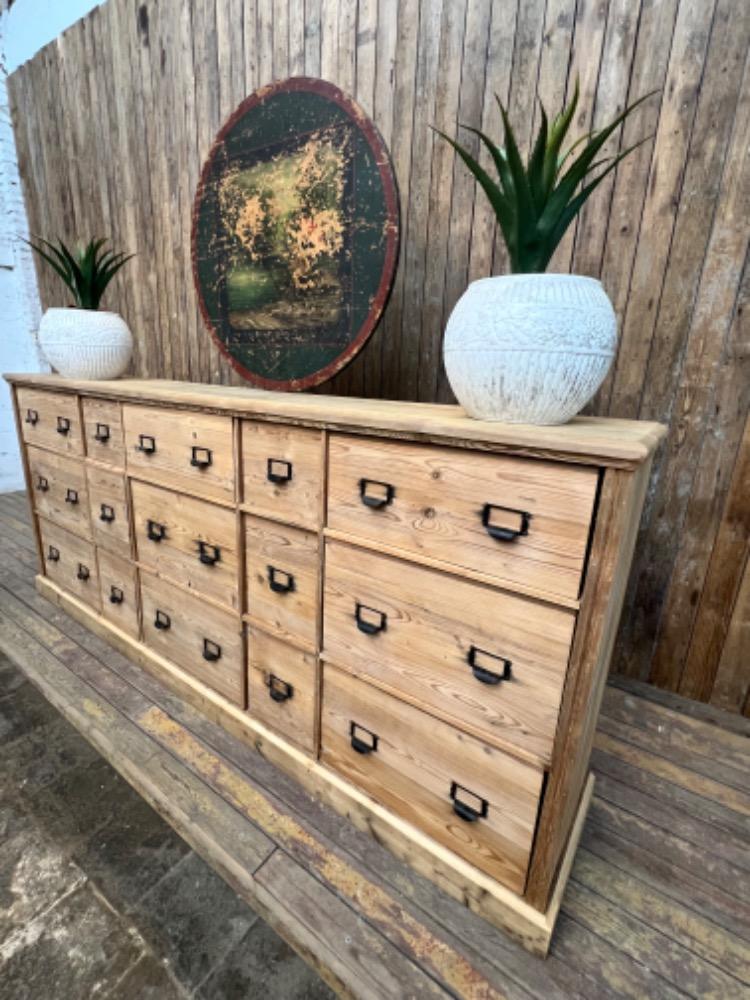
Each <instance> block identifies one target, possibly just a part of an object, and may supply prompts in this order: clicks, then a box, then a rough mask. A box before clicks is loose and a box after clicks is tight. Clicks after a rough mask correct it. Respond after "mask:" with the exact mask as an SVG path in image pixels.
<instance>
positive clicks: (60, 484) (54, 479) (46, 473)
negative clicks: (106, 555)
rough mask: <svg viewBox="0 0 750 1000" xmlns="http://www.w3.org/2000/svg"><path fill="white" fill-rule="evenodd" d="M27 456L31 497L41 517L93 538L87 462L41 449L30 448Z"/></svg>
mask: <svg viewBox="0 0 750 1000" xmlns="http://www.w3.org/2000/svg"><path fill="white" fill-rule="evenodd" d="M27 455H28V459H29V474H30V477H31V496H32V499H33V501H34V508H35V509H36V511H37V513H39V514H41V516H42V517H47V518H49V520H50V521H54V522H55V523H56V524H61V525H63V527H65V528H70V530H71V531H74V532H76V533H77V534H79V535H83V536H84V537H89V536H90V534H91V524H90V521H89V496H88V490H87V488H86V471H85V468H84V465H83V461H82V460H81V459H80V458H65V457H63V456H62V455H55V454H54V452H51V451H44V450H43V449H41V448H28V450H27Z"/></svg>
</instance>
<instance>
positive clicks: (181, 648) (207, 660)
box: [140, 572, 245, 708]
mask: <svg viewBox="0 0 750 1000" xmlns="http://www.w3.org/2000/svg"><path fill="white" fill-rule="evenodd" d="M140 576H141V604H142V607H143V641H144V642H145V643H146V645H147V646H150V647H151V648H152V649H154V650H155V651H156V652H157V653H160V654H161V655H162V656H164V657H166V658H167V659H168V660H171V661H172V662H173V663H175V664H176V665H177V666H178V667H180V668H181V669H182V670H185V671H187V672H188V673H189V674H191V675H192V676H193V677H195V678H196V679H197V680H199V681H201V682H202V683H203V684H206V685H207V686H208V687H210V688H212V689H213V690H214V691H216V692H217V693H218V694H220V695H222V696H223V697H224V698H226V699H227V700H228V701H231V702H232V703H233V704H234V705H239V707H240V708H245V670H244V662H243V660H244V657H243V642H242V624H241V622H240V620H239V618H235V617H234V616H233V615H230V614H227V613H226V612H224V611H219V610H218V609H217V608H214V607H212V606H210V605H208V604H206V603H205V602H203V601H201V600H200V599H199V598H197V597H192V596H191V595H189V594H186V593H185V592H184V591H183V590H180V589H179V588H177V587H173V586H172V585H171V584H168V583H166V582H165V581H164V580H159V579H158V578H157V577H154V576H151V575H150V574H149V573H144V572H142V573H141V574H140Z"/></svg>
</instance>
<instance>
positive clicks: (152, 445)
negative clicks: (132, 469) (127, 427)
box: [135, 434, 156, 455]
mask: <svg viewBox="0 0 750 1000" xmlns="http://www.w3.org/2000/svg"><path fill="white" fill-rule="evenodd" d="M135 450H136V451H141V452H143V454H144V455H153V453H154V452H155V451H156V438H155V437H152V436H151V435H150V434H139V435H138V444H137V445H136V446H135Z"/></svg>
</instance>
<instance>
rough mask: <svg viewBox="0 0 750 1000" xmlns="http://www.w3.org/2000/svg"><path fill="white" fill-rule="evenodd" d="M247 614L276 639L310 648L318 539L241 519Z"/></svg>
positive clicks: (315, 605) (313, 636)
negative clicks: (299, 642)
mask: <svg viewBox="0 0 750 1000" xmlns="http://www.w3.org/2000/svg"><path fill="white" fill-rule="evenodd" d="M245 571H246V574H247V611H248V614H249V615H250V616H251V617H252V618H253V619H254V620H256V621H257V622H258V623H259V624H261V625H264V624H265V625H267V626H269V627H270V629H271V630H272V631H273V632H274V633H275V634H279V635H281V637H282V638H286V637H288V636H296V637H297V638H298V639H302V640H303V641H304V642H305V643H307V644H308V645H309V646H311V647H312V648H315V645H316V638H317V622H318V590H319V572H320V571H319V561H318V536H317V535H316V534H313V533H312V532H310V531H302V529H301V528H290V527H288V526H287V525H285V524H277V523H275V522H273V521H264V520H262V519H261V518H259V517H251V516H250V515H246V516H245Z"/></svg>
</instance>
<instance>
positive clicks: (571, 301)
mask: <svg viewBox="0 0 750 1000" xmlns="http://www.w3.org/2000/svg"><path fill="white" fill-rule="evenodd" d="M616 342H617V319H616V317H615V312H614V309H613V308H612V303H611V302H610V301H609V299H608V298H607V294H606V292H605V291H604V289H603V288H602V286H601V282H599V281H597V280H596V278H587V277H584V276H583V275H579V274H512V275H507V276H502V277H497V278H483V279H481V280H480V281H475V282H473V283H472V284H471V285H469V287H468V289H467V290H466V292H464V294H463V295H462V297H461V298H460V299H459V300H458V302H457V303H456V308H455V309H454V310H453V312H452V313H451V316H450V319H449V320H448V326H447V328H446V331H445V343H444V347H443V353H444V359H445V370H446V372H447V374H448V380H449V382H450V384H451V388H452V389H453V392H454V393H455V394H456V398H457V399H458V401H459V403H461V405H462V406H463V407H464V409H465V410H466V411H467V413H469V414H470V416H472V417H476V418H477V419H479V420H504V421H507V422H508V423H514V424H519V423H523V424H562V423H565V421H566V420H570V418H571V417H573V416H575V414H576V413H578V412H579V411H580V410H581V409H582V408H583V407H584V406H585V405H586V403H587V402H588V401H589V400H590V399H591V397H592V396H593V395H594V393H595V392H596V390H597V389H598V388H599V386H600V385H601V384H602V381H603V380H604V376H605V375H606V374H607V371H608V370H609V366H610V365H611V363H612V358H613V357H614V353H615V345H616Z"/></svg>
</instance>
